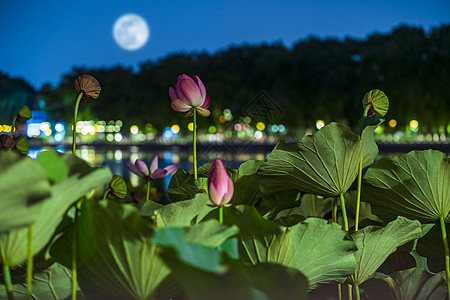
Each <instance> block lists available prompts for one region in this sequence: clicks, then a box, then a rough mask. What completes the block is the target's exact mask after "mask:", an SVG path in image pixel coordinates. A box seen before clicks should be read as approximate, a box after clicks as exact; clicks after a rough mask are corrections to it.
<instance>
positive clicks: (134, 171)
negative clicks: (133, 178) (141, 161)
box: [124, 163, 145, 177]
mask: <svg viewBox="0 0 450 300" xmlns="http://www.w3.org/2000/svg"><path fill="white" fill-rule="evenodd" d="M124 165H125V167H126V168H127V169H128V170H130V172H131V173H134V174H136V175H137V176H139V177H145V175H144V174H142V173H141V172H140V171H139V170H138V169H137V168H136V166H135V165H130V164H127V163H124Z"/></svg>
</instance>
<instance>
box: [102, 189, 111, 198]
mask: <svg viewBox="0 0 450 300" xmlns="http://www.w3.org/2000/svg"><path fill="white" fill-rule="evenodd" d="M110 191H111V188H107V189H106V191H105V193H104V194H103V201H105V200H106V196H108V194H109V192H110Z"/></svg>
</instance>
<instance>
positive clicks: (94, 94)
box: [75, 74, 102, 101]
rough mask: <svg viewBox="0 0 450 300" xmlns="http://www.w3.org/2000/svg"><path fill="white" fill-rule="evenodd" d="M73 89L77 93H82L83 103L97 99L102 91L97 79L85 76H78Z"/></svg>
mask: <svg viewBox="0 0 450 300" xmlns="http://www.w3.org/2000/svg"><path fill="white" fill-rule="evenodd" d="M75 88H76V89H77V92H78V93H81V92H82V93H83V100H84V101H87V100H88V99H90V98H92V99H97V98H98V96H99V95H100V91H101V90H102V87H101V86H100V83H99V82H98V81H97V79H95V78H94V77H93V76H91V75H87V74H83V75H80V76H78V78H77V80H75Z"/></svg>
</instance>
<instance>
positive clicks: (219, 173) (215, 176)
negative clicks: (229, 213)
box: [208, 159, 229, 200]
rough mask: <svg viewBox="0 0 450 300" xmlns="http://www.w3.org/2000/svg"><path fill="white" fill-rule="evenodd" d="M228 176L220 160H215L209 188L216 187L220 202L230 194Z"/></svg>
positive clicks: (209, 179)
mask: <svg viewBox="0 0 450 300" xmlns="http://www.w3.org/2000/svg"><path fill="white" fill-rule="evenodd" d="M228 180H229V177H228V174H227V171H226V170H225V167H224V166H223V163H222V161H221V160H220V159H215V160H214V162H213V164H212V166H211V172H210V173H209V177H208V188H209V187H210V186H212V187H214V188H215V190H216V192H217V196H218V197H219V200H221V199H222V197H223V195H225V194H226V193H227V192H228Z"/></svg>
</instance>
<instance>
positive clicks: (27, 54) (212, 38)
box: [0, 0, 450, 88]
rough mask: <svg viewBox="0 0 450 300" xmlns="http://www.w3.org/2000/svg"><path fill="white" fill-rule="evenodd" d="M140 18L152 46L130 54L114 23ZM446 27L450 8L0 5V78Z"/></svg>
mask: <svg viewBox="0 0 450 300" xmlns="http://www.w3.org/2000/svg"><path fill="white" fill-rule="evenodd" d="M125 13H135V14H138V15H140V16H142V17H143V18H144V19H145V20H146V21H147V23H148V25H149V27H150V39H149V40H148V42H147V43H146V44H145V46H143V47H142V48H140V49H138V50H134V51H127V50H124V49H122V48H120V47H119V46H118V45H117V44H116V42H115V41H114V38H113V35H112V28H113V25H114V22H115V20H117V19H118V18H119V17H120V16H121V15H123V14H125ZM443 23H450V1H448V0H429V1H419V0H409V1H404V0H401V1H348V0H341V1H321V0H311V1H298V0H297V1H294V0H278V1H264V0H260V1H235V0H228V1H213V0H209V1H202V0H197V1H186V0H183V1H181V0H172V1H134V0H127V1H115V0H108V1H61V0H60V1H43V0H42V1H35V0H34V1H31V0H30V1H21V0H17V1H12V0H5V1H1V3H0V28H1V29H0V30H1V31H0V70H1V71H2V72H6V73H7V74H9V75H10V76H12V77H23V78H25V79H26V80H27V81H28V82H30V83H31V84H32V85H33V86H34V87H35V88H40V87H41V85H42V84H43V83H45V82H50V83H51V84H52V85H56V84H58V83H59V81H60V79H61V75H62V74H64V73H68V72H70V70H71V69H72V67H74V66H86V67H112V66H115V65H123V66H126V67H133V68H134V69H135V70H137V69H138V66H139V63H141V62H145V61H147V60H149V59H151V60H157V59H158V58H161V57H164V56H166V55H168V54H173V53H177V52H192V51H203V50H206V51H208V52H209V53H214V52H216V51H218V50H221V49H225V48H226V47H228V46H229V45H232V44H234V45H240V44H243V43H250V44H259V43H262V42H267V43H272V42H279V41H281V42H282V43H283V44H284V45H286V46H287V47H289V46H291V45H292V44H293V43H295V42H296V41H298V40H299V39H304V38H306V37H308V36H310V35H314V36H318V37H322V38H323V37H337V38H344V37H346V36H350V37H354V38H364V37H366V36H367V35H368V34H371V33H374V32H380V33H387V32H389V31H390V30H392V28H394V27H396V26H398V25H400V24H408V25H416V26H421V27H423V28H424V29H425V30H429V29H430V28H432V27H435V26H439V25H440V24H443Z"/></svg>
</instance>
